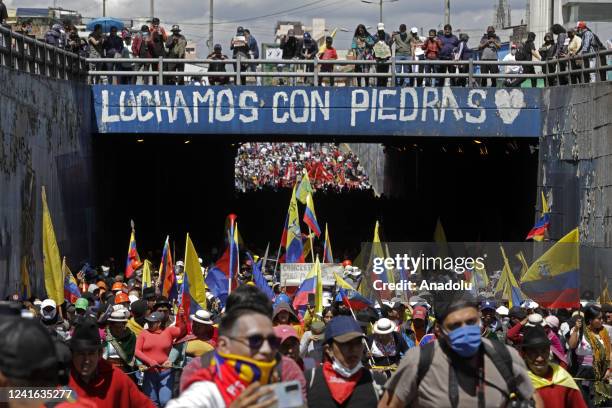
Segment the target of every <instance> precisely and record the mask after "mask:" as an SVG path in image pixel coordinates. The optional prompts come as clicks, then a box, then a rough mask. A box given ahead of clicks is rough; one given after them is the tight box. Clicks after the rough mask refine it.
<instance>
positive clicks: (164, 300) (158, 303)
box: [153, 296, 172, 310]
mask: <svg viewBox="0 0 612 408" xmlns="http://www.w3.org/2000/svg"><path fill="white" fill-rule="evenodd" d="M163 306H166V307H168V308H170V307H172V303H170V301H169V300H168V298H167V297H165V296H159V297H158V298H157V300H156V301H155V305H153V310H156V309H157V308H159V307H163Z"/></svg>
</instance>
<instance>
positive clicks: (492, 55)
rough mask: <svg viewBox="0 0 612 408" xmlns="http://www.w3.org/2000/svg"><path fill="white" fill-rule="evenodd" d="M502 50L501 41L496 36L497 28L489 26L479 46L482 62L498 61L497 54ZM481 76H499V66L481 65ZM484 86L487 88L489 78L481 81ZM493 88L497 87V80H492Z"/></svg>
mask: <svg viewBox="0 0 612 408" xmlns="http://www.w3.org/2000/svg"><path fill="white" fill-rule="evenodd" d="M500 48H501V40H500V39H499V37H498V36H497V34H495V27H493V26H489V27H487V32H486V34H485V35H483V36H482V38H481V39H480V45H479V46H478V50H479V51H480V60H481V61H497V60H498V59H499V58H498V55H497V52H498V51H499V49H500ZM480 73H481V74H499V66H498V65H496V64H491V65H488V64H487V65H484V64H483V65H481V66H480ZM481 85H482V86H487V78H482V81H481ZM491 86H492V87H496V86H497V79H495V78H491Z"/></svg>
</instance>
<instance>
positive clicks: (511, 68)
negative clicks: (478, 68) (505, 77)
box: [504, 53, 523, 74]
mask: <svg viewBox="0 0 612 408" xmlns="http://www.w3.org/2000/svg"><path fill="white" fill-rule="evenodd" d="M504 61H516V57H515V56H514V55H512V53H508V55H506V56H505V57H504ZM504 72H505V73H506V74H522V73H523V67H522V66H520V65H504Z"/></svg>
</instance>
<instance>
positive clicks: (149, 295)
mask: <svg viewBox="0 0 612 408" xmlns="http://www.w3.org/2000/svg"><path fill="white" fill-rule="evenodd" d="M142 298H143V299H145V300H153V299H155V288H154V287H153V286H149V287H148V288H144V289H143V290H142Z"/></svg>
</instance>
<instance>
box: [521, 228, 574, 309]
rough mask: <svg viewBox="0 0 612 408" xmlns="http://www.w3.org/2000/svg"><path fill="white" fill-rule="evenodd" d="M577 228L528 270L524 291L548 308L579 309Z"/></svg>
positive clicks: (522, 283) (522, 286) (524, 279)
mask: <svg viewBox="0 0 612 408" xmlns="http://www.w3.org/2000/svg"><path fill="white" fill-rule="evenodd" d="M579 238H580V237H579V234H578V228H576V229H574V230H572V231H571V232H570V233H569V234H567V235H566V236H564V237H563V238H561V239H560V240H559V241H558V242H557V243H556V244H555V245H553V246H552V247H551V248H550V249H549V250H548V251H546V252H545V253H544V255H542V256H541V257H540V258H538V259H537V260H536V261H535V262H534V263H533V265H531V266H530V267H529V269H528V270H527V273H526V274H525V276H524V277H523V279H522V282H521V288H522V289H523V292H525V294H526V295H527V296H529V297H530V298H532V299H533V300H535V301H536V302H538V303H539V304H540V305H541V306H543V307H546V308H569V307H579V306H580V269H579V265H580V262H579V261H580V260H579V242H580V240H579Z"/></svg>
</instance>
